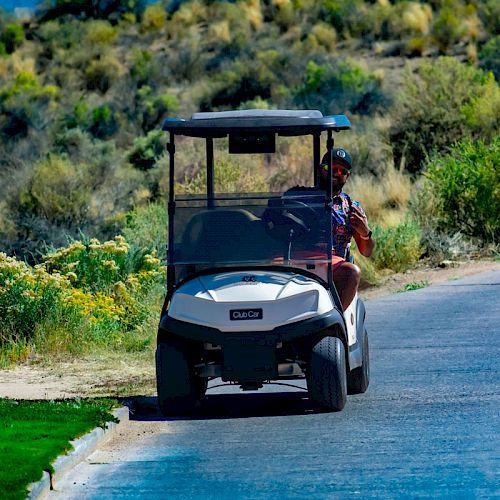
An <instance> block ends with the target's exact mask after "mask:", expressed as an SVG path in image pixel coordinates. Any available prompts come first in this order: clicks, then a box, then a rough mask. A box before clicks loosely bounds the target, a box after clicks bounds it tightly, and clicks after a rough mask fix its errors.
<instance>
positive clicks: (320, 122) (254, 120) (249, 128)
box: [163, 109, 351, 138]
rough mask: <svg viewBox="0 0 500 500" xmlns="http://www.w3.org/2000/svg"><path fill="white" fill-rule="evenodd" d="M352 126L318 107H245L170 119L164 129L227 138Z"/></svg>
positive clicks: (194, 135)
mask: <svg viewBox="0 0 500 500" xmlns="http://www.w3.org/2000/svg"><path fill="white" fill-rule="evenodd" d="M350 127H351V123H350V122H349V119H348V118H347V117H346V116H344V115H332V116H323V114H322V113H321V112H320V111H318V110H311V109H304V110H290V109H246V110H240V111H219V112H209V113H194V114H193V115H192V116H191V118H190V119H189V120H184V119H182V118H167V119H166V120H165V121H164V123H163V130H165V131H168V132H172V133H174V134H177V135H185V136H190V137H206V138H208V137H214V138H215V137H226V136H227V135H228V134H230V133H231V134H234V133H239V134H245V133H256V132H257V133H259V132H260V133H277V134H278V135H283V136H299V135H310V134H318V133H321V132H323V131H325V130H333V131H336V132H338V131H340V130H346V129H349V128H350Z"/></svg>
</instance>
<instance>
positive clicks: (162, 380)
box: [156, 339, 204, 416]
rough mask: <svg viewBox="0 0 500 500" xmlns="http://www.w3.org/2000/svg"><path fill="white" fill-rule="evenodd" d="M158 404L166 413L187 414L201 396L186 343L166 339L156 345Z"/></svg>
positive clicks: (168, 414) (162, 411) (191, 410)
mask: <svg viewBox="0 0 500 500" xmlns="http://www.w3.org/2000/svg"><path fill="white" fill-rule="evenodd" d="M156 388H157V392H158V406H159V407H160V411H161V413H162V414H163V415H165V416H174V415H175V416H183V415H190V414H191V413H192V412H193V410H194V408H195V406H196V403H197V401H198V399H199V398H200V396H201V394H200V393H201V392H204V391H202V390H201V387H200V384H199V383H198V381H197V380H196V376H195V374H194V371H193V369H192V367H191V365H190V362H189V353H188V349H187V346H186V345H184V344H183V343H182V342H181V341H177V340H173V339H168V340H167V339H166V340H162V341H161V342H159V343H158V346H157V348H156Z"/></svg>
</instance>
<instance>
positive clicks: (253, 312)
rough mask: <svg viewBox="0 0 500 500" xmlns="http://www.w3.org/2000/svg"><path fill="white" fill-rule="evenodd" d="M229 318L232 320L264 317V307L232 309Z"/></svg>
mask: <svg viewBox="0 0 500 500" xmlns="http://www.w3.org/2000/svg"><path fill="white" fill-rule="evenodd" d="M229 319H230V320H231V321H243V320H248V319H262V309H231V310H230V311H229Z"/></svg>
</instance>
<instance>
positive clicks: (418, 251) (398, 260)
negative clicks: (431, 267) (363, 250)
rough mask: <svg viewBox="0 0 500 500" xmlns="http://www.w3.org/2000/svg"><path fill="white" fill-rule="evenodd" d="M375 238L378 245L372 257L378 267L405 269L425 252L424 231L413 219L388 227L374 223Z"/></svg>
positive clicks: (393, 269) (396, 269) (395, 269)
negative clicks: (423, 246)
mask: <svg viewBox="0 0 500 500" xmlns="http://www.w3.org/2000/svg"><path fill="white" fill-rule="evenodd" d="M373 239H374V240H375V242H376V245H375V250H374V252H373V256H372V259H373V261H374V264H375V267H376V268H377V269H391V270H392V271H395V272H400V271H404V270H406V269H408V268H409V267H410V266H411V265H413V264H415V262H417V261H418V260H419V259H420V257H421V256H422V254H423V248H422V244H421V239H422V232H421V230H420V227H419V226H418V224H417V223H416V222H415V221H413V220H411V219H407V220H406V221H404V222H402V223H401V224H398V225H397V226H390V227H387V228H383V227H380V226H376V225H374V226H373Z"/></svg>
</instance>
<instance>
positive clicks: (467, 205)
mask: <svg viewBox="0 0 500 500" xmlns="http://www.w3.org/2000/svg"><path fill="white" fill-rule="evenodd" d="M499 165H500V136H497V137H496V138H495V139H494V140H493V142H492V143H491V144H490V145H486V144H485V143H484V142H483V141H482V140H479V141H471V140H464V141H462V142H459V143H456V144H455V145H453V147H452V148H451V152H450V153H449V154H448V155H442V156H434V157H432V158H431V159H430V160H429V162H428V164H427V165H426V168H425V170H424V175H425V178H426V184H425V188H424V193H426V194H427V195H428V196H429V198H431V197H432V198H431V199H432V202H433V206H432V225H433V226H434V227H435V228H436V229H437V230H438V231H440V232H443V233H445V234H453V233H456V232H461V233H463V234H465V235H467V236H470V237H476V238H480V239H482V240H483V241H485V242H493V243H498V241H499V240H500V169H499Z"/></svg>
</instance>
